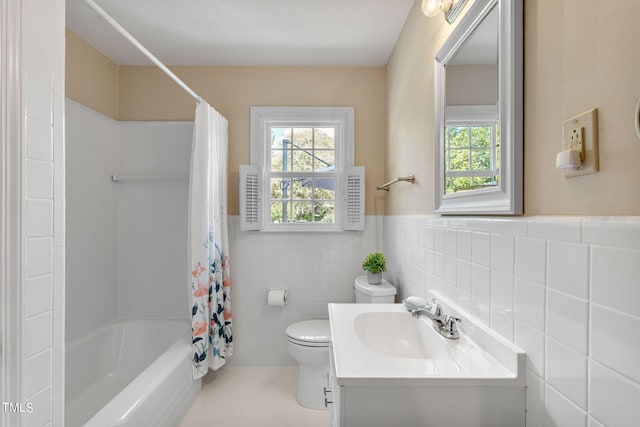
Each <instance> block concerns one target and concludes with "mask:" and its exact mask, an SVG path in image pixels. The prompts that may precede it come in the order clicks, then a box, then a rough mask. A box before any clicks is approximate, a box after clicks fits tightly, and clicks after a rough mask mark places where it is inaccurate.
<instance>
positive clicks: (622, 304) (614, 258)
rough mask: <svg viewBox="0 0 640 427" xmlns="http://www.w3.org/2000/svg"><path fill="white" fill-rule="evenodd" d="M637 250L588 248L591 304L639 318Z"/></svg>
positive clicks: (638, 258) (639, 260)
mask: <svg viewBox="0 0 640 427" xmlns="http://www.w3.org/2000/svg"><path fill="white" fill-rule="evenodd" d="M639 277H640V250H633V249H618V248H609V247H601V246H593V247H592V248H591V290H592V292H593V294H592V296H591V298H592V299H593V302H595V303H597V304H602V305H605V306H607V307H610V308H613V309H616V310H620V311H623V312H625V313H629V314H632V315H634V316H639V317H640V304H639V303H638V301H640V286H638V278H639Z"/></svg>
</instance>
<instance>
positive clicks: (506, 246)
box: [491, 234, 515, 273]
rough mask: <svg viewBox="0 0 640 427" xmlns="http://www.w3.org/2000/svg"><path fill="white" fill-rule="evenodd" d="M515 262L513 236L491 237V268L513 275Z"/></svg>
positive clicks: (493, 235)
mask: <svg viewBox="0 0 640 427" xmlns="http://www.w3.org/2000/svg"><path fill="white" fill-rule="evenodd" d="M514 260H515V245H514V239H513V236H509V235H505V234H492V235H491V268H492V269H498V270H502V271H507V272H510V273H512V272H513V266H514Z"/></svg>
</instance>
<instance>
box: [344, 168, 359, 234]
mask: <svg viewBox="0 0 640 427" xmlns="http://www.w3.org/2000/svg"><path fill="white" fill-rule="evenodd" d="M343 176H344V189H343V200H344V213H345V215H344V221H343V224H342V229H343V230H364V166H350V167H347V168H345V170H344V175H343Z"/></svg>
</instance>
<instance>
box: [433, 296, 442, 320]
mask: <svg viewBox="0 0 640 427" xmlns="http://www.w3.org/2000/svg"><path fill="white" fill-rule="evenodd" d="M432 301H433V315H434V316H436V317H441V316H442V307H441V306H440V303H439V302H438V301H436V299H435V298H433V299H432Z"/></svg>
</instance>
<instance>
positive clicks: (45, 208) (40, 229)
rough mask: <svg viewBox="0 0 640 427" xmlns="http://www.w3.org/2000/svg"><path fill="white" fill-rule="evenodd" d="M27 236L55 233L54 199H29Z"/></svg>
mask: <svg viewBox="0 0 640 427" xmlns="http://www.w3.org/2000/svg"><path fill="white" fill-rule="evenodd" d="M26 217H27V237H43V236H51V235H53V200H38V199H29V200H27V211H26Z"/></svg>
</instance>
